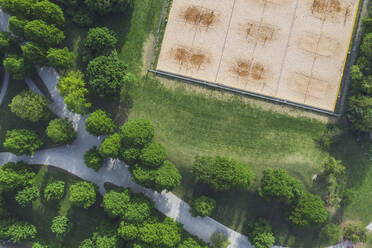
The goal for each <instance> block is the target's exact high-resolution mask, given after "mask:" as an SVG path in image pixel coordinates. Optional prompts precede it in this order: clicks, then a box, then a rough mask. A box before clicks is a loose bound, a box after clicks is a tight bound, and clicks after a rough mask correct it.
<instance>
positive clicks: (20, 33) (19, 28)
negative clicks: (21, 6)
mask: <svg viewBox="0 0 372 248" xmlns="http://www.w3.org/2000/svg"><path fill="white" fill-rule="evenodd" d="M27 23H28V21H27V20H24V19H22V18H19V17H17V16H12V17H10V18H9V21H8V29H9V31H10V32H12V33H13V34H14V35H15V36H16V37H17V38H19V39H21V40H22V39H24V38H25V26H26V24H27Z"/></svg>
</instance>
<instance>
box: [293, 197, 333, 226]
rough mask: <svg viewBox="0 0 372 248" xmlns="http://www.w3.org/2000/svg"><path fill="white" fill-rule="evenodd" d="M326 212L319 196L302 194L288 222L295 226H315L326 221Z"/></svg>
mask: <svg viewBox="0 0 372 248" xmlns="http://www.w3.org/2000/svg"><path fill="white" fill-rule="evenodd" d="M327 217H328V212H327V209H326V207H325V206H324V202H323V201H322V199H320V197H319V196H317V195H313V194H310V193H307V192H306V193H304V194H302V196H301V197H300V199H299V201H298V202H297V204H296V205H295V207H294V208H293V210H292V212H291V213H290V216H289V220H290V221H291V222H292V223H293V224H294V225H297V226H300V227H304V226H317V225H320V224H322V223H324V222H325V221H326V220H327Z"/></svg>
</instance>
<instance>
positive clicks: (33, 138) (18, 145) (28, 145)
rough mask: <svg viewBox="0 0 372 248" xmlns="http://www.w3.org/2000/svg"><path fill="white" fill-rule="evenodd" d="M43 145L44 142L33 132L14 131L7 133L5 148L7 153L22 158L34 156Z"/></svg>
mask: <svg viewBox="0 0 372 248" xmlns="http://www.w3.org/2000/svg"><path fill="white" fill-rule="evenodd" d="M42 144H43V141H42V140H41V139H39V138H38V137H37V135H36V134H35V133H34V132H33V131H29V130H25V129H14V130H11V131H7V133H6V139H5V142H4V144H3V146H4V148H5V149H6V150H7V151H9V152H11V153H14V154H16V155H17V156H21V155H33V154H34V153H35V151H36V150H37V149H39V148H40V146H41V145H42Z"/></svg>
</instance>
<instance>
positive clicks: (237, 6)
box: [157, 0, 358, 111]
mask: <svg viewBox="0 0 372 248" xmlns="http://www.w3.org/2000/svg"><path fill="white" fill-rule="evenodd" d="M357 5H358V0H225V1H214V0H191V1H190V0H174V1H173V6H172V10H171V13H170V16H169V20H168V25H167V29H166V33H165V36H164V40H163V43H162V49H161V53H160V57H159V61H158V67H157V69H158V70H161V71H166V72H171V73H174V74H178V75H182V76H186V77H191V78H195V79H199V80H203V81H207V82H212V83H216V84H221V85H225V86H229V87H233V88H237V89H240V90H244V91H250V92H254V93H258V94H262V95H267V96H271V97H277V98H280V99H284V100H288V101H292V102H296V103H300V104H305V105H309V106H313V107H316V108H320V109H325V110H329V111H334V107H335V102H336V100H337V94H338V89H339V85H340V80H341V78H342V73H343V67H344V62H345V58H346V54H347V48H348V46H349V40H350V36H351V33H352V30H353V23H354V18H355V15H356V12H357V11H356V10H357Z"/></svg>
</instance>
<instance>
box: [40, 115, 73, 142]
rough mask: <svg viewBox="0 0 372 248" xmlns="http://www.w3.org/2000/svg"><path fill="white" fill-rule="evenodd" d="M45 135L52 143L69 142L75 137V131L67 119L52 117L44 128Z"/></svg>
mask: <svg viewBox="0 0 372 248" xmlns="http://www.w3.org/2000/svg"><path fill="white" fill-rule="evenodd" d="M46 134H47V136H48V137H49V138H50V139H51V140H52V141H53V142H54V143H63V144H71V143H72V142H73V141H74V140H75V138H76V135H77V133H76V131H75V129H74V127H73V125H72V122H71V121H69V120H68V119H54V120H51V121H50V122H49V125H48V127H47V129H46Z"/></svg>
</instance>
